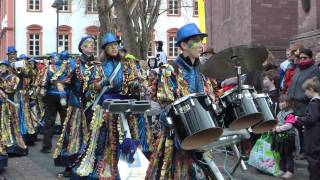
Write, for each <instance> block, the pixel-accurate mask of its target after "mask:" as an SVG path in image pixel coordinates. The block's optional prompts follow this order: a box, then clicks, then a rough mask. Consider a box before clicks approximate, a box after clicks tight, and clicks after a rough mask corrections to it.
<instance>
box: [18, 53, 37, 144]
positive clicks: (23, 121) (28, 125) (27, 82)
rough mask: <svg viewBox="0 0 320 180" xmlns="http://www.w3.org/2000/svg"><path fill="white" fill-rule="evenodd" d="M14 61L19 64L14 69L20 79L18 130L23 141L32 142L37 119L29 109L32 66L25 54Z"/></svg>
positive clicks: (34, 136) (35, 134)
mask: <svg viewBox="0 0 320 180" xmlns="http://www.w3.org/2000/svg"><path fill="white" fill-rule="evenodd" d="M16 63H17V64H19V67H18V66H17V65H16V64H15V67H14V69H15V72H16V74H17V75H18V77H19V79H20V81H19V85H18V89H17V95H18V104H19V121H20V130H21V134H22V136H23V139H24V141H25V143H26V144H33V143H34V142H35V141H36V140H37V133H36V127H37V123H38V122H39V119H37V115H36V114H34V113H36V112H33V111H32V110H31V105H32V104H31V96H30V91H31V82H32V78H33V71H32V66H31V64H30V62H29V61H28V57H27V56H26V55H25V54H21V55H20V56H19V58H18V59H17V61H16ZM20 66H21V67H20Z"/></svg>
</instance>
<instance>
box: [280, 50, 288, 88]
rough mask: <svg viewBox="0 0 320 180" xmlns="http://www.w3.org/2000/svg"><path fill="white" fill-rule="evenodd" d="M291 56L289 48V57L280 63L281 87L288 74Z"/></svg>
mask: <svg viewBox="0 0 320 180" xmlns="http://www.w3.org/2000/svg"><path fill="white" fill-rule="evenodd" d="M290 56H291V50H290V48H288V49H287V50H286V57H287V59H286V60H285V61H283V62H282V63H281V64H280V69H279V76H280V77H279V82H280V84H279V86H280V89H282V88H283V81H284V75H285V74H286V71H287V68H288V67H289V66H290V64H291V60H290Z"/></svg>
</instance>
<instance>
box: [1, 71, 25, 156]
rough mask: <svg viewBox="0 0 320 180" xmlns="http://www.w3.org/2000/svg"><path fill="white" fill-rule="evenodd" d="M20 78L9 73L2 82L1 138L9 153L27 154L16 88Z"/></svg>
mask: <svg viewBox="0 0 320 180" xmlns="http://www.w3.org/2000/svg"><path fill="white" fill-rule="evenodd" d="M18 83H19V78H18V77H17V76H15V75H14V74H13V73H9V74H8V75H7V76H6V77H5V79H4V80H3V84H2V91H3V93H5V96H6V97H5V98H4V99H3V102H2V106H1V140H2V142H4V145H5V147H6V148H7V153H8V154H9V155H19V156H20V155H27V154H28V148H27V146H26V144H25V142H24V140H23V137H22V135H21V129H20V127H21V126H20V121H19V114H18V112H19V111H18V108H19V107H18V106H19V104H17V103H16V102H17V99H18V97H17V93H16V88H17V85H18Z"/></svg>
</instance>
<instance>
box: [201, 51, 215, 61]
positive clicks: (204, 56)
mask: <svg viewBox="0 0 320 180" xmlns="http://www.w3.org/2000/svg"><path fill="white" fill-rule="evenodd" d="M214 54H215V52H214V50H213V48H209V49H207V50H206V51H205V52H203V53H201V56H200V63H201V64H204V63H206V61H207V60H208V59H210V58H211V57H212V56H213V55H214Z"/></svg>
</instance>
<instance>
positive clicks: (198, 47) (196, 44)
mask: <svg viewBox="0 0 320 180" xmlns="http://www.w3.org/2000/svg"><path fill="white" fill-rule="evenodd" d="M202 48H203V43H202V38H201V37H200V36H195V37H192V38H191V39H189V40H188V42H187V44H186V48H184V49H183V50H184V51H186V52H187V53H188V54H189V56H191V57H193V58H198V57H199V56H200V54H201V51H202Z"/></svg>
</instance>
